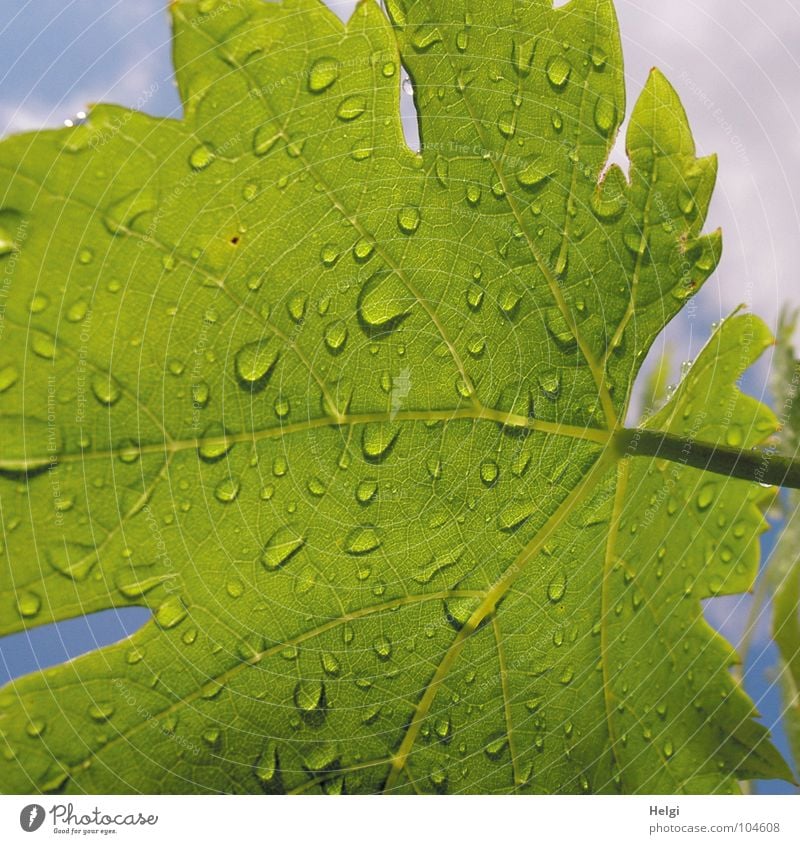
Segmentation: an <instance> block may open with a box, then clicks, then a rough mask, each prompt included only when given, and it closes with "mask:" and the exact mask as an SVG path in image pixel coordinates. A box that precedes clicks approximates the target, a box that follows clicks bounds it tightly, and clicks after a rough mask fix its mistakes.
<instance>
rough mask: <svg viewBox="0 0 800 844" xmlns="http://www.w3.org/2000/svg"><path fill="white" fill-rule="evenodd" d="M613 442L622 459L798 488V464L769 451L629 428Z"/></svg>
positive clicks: (799, 485) (620, 432)
mask: <svg viewBox="0 0 800 844" xmlns="http://www.w3.org/2000/svg"><path fill="white" fill-rule="evenodd" d="M614 443H615V445H616V447H617V449H618V450H619V452H620V453H621V454H622V455H623V456H624V457H660V458H662V459H663V460H670V461H672V462H674V463H683V464H684V465H685V466H691V467H693V468H694V469H705V470H706V471H708V472H715V473H716V474H718V475H727V476H728V477H731V478H742V479H743V480H745V481H754V482H755V483H760V484H764V485H768V486H783V487H790V488H791V489H800V461H797V460H792V459H791V458H790V457H785V456H783V455H780V454H777V453H776V452H775V451H774V450H773V449H770V448H759V449H753V450H745V451H742V450H741V449H738V448H729V447H728V446H722V445H713V444H712V443H704V442H699V441H697V440H694V439H691V438H688V437H677V436H675V435H673V434H665V433H662V432H660V431H647V430H643V429H636V430H631V429H629V428H624V429H622V430H621V431H618V432H617V433H616V434H615V435H614Z"/></svg>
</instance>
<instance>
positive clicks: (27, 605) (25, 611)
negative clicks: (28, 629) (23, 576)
mask: <svg viewBox="0 0 800 844" xmlns="http://www.w3.org/2000/svg"><path fill="white" fill-rule="evenodd" d="M41 607H42V601H41V598H40V597H39V596H38V595H37V594H36V593H35V592H30V591H28V592H23V593H22V594H21V595H20V596H19V597H18V598H17V611H18V612H19V614H20V615H21V616H22V617H23V618H33V617H34V616H35V615H38V613H39V610H40V609H41Z"/></svg>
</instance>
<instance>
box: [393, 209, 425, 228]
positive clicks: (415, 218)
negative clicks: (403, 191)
mask: <svg viewBox="0 0 800 844" xmlns="http://www.w3.org/2000/svg"><path fill="white" fill-rule="evenodd" d="M419 224H420V215H419V209H418V208H415V207H414V206H413V205H407V206H405V208H401V209H400V211H399V213H398V214H397V225H398V226H399V228H400V231H401V232H403V234H414V232H416V230H417V229H418V228H419Z"/></svg>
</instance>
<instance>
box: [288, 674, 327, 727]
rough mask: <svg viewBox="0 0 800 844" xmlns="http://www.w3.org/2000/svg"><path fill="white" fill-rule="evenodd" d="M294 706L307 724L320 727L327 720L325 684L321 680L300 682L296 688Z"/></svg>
mask: <svg viewBox="0 0 800 844" xmlns="http://www.w3.org/2000/svg"><path fill="white" fill-rule="evenodd" d="M293 698H294V705H295V707H296V708H297V711H298V712H299V714H300V717H301V718H302V719H303V721H305V722H306V723H307V724H310V725H312V726H319V725H320V724H321V723H322V721H323V720H324V719H325V707H326V700H325V684H324V683H323V682H322V681H321V680H313V679H308V680H299V681H298V682H297V684H296V685H295V687H294V695H293Z"/></svg>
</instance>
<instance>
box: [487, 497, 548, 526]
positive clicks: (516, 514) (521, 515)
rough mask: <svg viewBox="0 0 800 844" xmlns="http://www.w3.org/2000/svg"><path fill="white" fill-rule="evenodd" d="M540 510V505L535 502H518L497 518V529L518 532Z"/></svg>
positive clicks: (502, 511)
mask: <svg viewBox="0 0 800 844" xmlns="http://www.w3.org/2000/svg"><path fill="white" fill-rule="evenodd" d="M538 510H539V506H538V504H536V503H535V502H533V501H517V502H515V503H514V504H511V505H509V506H508V507H506V508H505V509H504V510H501V512H500V513H499V515H498V516H497V527H498V529H499V530H502V531H505V532H510V531H513V530H516V529H517V528H519V527H521V526H522V525H523V524H525V522H527V521H528V519H530V517H531V516H532V515H533V514H534V513H536V512H538Z"/></svg>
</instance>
